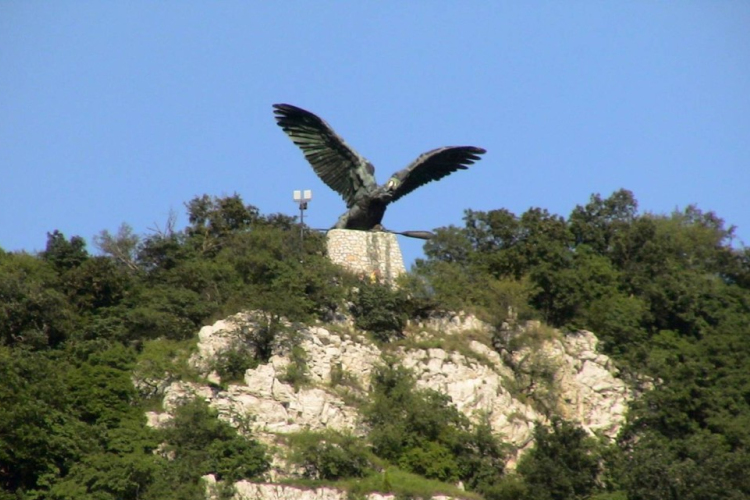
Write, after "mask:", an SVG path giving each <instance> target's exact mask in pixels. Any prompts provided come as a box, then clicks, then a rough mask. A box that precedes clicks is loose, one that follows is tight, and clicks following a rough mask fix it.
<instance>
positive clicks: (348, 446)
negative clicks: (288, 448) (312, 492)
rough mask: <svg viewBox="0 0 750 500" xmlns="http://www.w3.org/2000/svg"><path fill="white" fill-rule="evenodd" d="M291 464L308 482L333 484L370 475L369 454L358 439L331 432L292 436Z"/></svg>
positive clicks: (303, 433)
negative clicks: (315, 481) (319, 480)
mask: <svg viewBox="0 0 750 500" xmlns="http://www.w3.org/2000/svg"><path fill="white" fill-rule="evenodd" d="M290 439H291V444H292V450H293V452H292V457H291V458H292V461H293V462H295V463H296V464H298V465H299V466H301V467H302V468H303V470H304V475H305V477H307V478H310V479H325V480H329V481H336V480H338V479H343V478H348V477H364V476H365V475H367V474H369V473H370V472H371V471H372V467H371V464H370V460H369V452H368V450H367V449H366V448H365V446H364V445H363V442H362V440H361V439H360V438H357V437H355V436H352V435H351V434H339V433H336V432H333V431H326V432H322V433H317V432H302V433H300V434H297V435H294V436H291V438H290Z"/></svg>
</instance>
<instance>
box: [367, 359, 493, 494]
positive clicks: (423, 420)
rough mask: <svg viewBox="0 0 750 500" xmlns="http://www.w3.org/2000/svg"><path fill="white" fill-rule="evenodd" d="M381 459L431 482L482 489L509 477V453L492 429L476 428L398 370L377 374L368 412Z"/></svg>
mask: <svg viewBox="0 0 750 500" xmlns="http://www.w3.org/2000/svg"><path fill="white" fill-rule="evenodd" d="M363 415H364V418H365V421H366V423H367V424H368V425H370V427H371V430H370V441H371V443H372V446H373V451H374V453H375V454H376V455H378V456H379V457H381V458H383V459H385V460H387V461H389V462H390V463H394V464H398V466H399V467H400V468H401V469H404V470H407V471H409V472H413V473H416V474H419V475H422V476H424V477H426V478H429V479H437V480H440V481H446V482H455V481H458V480H462V481H464V482H465V483H467V484H469V485H470V486H471V487H473V488H476V489H480V488H481V487H487V486H488V485H490V484H492V483H493V482H495V481H496V480H497V479H498V478H499V477H500V476H501V475H502V472H503V459H504V457H505V450H504V449H503V448H502V446H500V444H499V443H498V442H497V440H496V438H495V437H494V436H492V434H491V433H490V432H489V427H488V426H487V424H486V423H485V424H483V425H481V426H478V427H473V426H472V425H471V424H470V423H469V421H468V419H467V418H466V417H465V416H464V415H463V414H461V413H460V412H459V411H458V410H457V409H456V407H455V406H453V405H451V404H450V401H449V398H447V396H445V395H443V394H441V393H438V392H435V391H430V390H417V389H416V388H415V386H414V379H413V377H412V375H411V374H410V372H408V371H407V370H406V369H404V368H403V367H400V366H397V365H393V364H391V365H386V366H382V367H380V368H378V369H376V370H375V371H374V372H373V376H372V389H371V391H370V403H369V404H368V405H367V406H366V407H365V408H364V409H363Z"/></svg>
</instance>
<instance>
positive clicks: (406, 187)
mask: <svg viewBox="0 0 750 500" xmlns="http://www.w3.org/2000/svg"><path fill="white" fill-rule="evenodd" d="M273 107H274V114H275V117H276V122H277V123H278V125H279V126H280V127H281V128H282V129H283V130H284V132H286V134H287V135H288V136H289V137H290V138H291V139H292V141H293V142H294V143H295V144H296V145H297V146H299V148H300V149H301V150H302V153H304V155H305V158H307V161H308V162H309V163H310V165H312V168H313V170H315V173H316V174H317V175H318V177H320V178H321V180H322V181H323V182H325V183H326V184H327V185H328V187H330V188H331V189H333V190H334V191H336V192H337V193H339V194H340V195H341V197H342V198H344V201H345V202H346V208H347V209H348V210H347V211H346V212H345V213H344V214H343V215H341V217H339V219H338V221H337V222H336V224H335V225H334V226H333V228H334V229H360V230H371V229H380V228H382V226H381V225H380V223H381V221H382V220H383V215H384V214H385V209H386V207H387V206H388V204H389V203H392V202H394V201H396V200H398V199H399V198H401V197H402V196H404V195H406V194H409V193H411V192H412V191H414V190H415V189H416V188H418V187H419V186H421V185H423V184H427V183H428V182H430V181H437V180H439V179H442V178H443V177H445V176H446V175H448V174H451V173H453V172H455V171H456V170H465V169H466V168H468V166H469V165H471V164H473V163H474V162H476V161H477V160H479V159H480V157H479V155H481V154H484V153H485V152H486V151H485V150H484V149H482V148H477V147H474V146H447V147H442V148H437V149H433V150H431V151H428V152H426V153H424V154H422V155H420V156H419V157H418V158H417V159H416V160H414V161H413V162H412V163H411V164H410V165H409V166H407V167H406V168H404V169H403V170H399V171H398V172H396V173H395V174H393V175H392V176H391V178H390V179H388V181H387V182H386V183H385V184H383V185H381V186H378V184H377V182H375V168H374V167H373V166H372V163H370V162H369V161H367V160H366V159H365V158H364V157H362V156H361V155H359V154H358V153H357V152H356V151H355V150H354V149H352V148H351V147H350V146H349V145H348V144H347V143H346V142H344V139H342V138H341V137H339V136H338V135H337V134H336V132H334V131H333V129H332V128H331V127H330V126H329V125H328V124H327V123H326V122H325V121H323V120H322V119H321V118H319V117H318V116H316V115H314V114H312V113H310V112H309V111H305V110H304V109H302V108H298V107H296V106H292V105H291V104H274V105H273Z"/></svg>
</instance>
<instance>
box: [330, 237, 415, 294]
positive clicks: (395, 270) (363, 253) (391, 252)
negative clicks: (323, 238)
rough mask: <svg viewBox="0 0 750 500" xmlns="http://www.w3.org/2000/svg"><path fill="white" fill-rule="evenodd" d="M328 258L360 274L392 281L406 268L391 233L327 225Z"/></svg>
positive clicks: (399, 248) (399, 249)
mask: <svg viewBox="0 0 750 500" xmlns="http://www.w3.org/2000/svg"><path fill="white" fill-rule="evenodd" d="M328 258H329V259H331V261H332V262H333V263H334V264H339V265H340V266H344V267H345V268H347V269H348V270H350V271H352V272H353V273H355V274H358V275H360V276H362V277H367V278H370V279H372V280H378V281H385V282H388V283H392V282H393V281H394V280H395V279H396V278H397V277H398V276H399V275H400V274H401V273H403V272H406V268H404V258H403V257H402V256H401V247H399V246H398V240H397V239H396V235H395V234H391V233H383V232H380V231H354V230H350V229H331V230H330V231H328Z"/></svg>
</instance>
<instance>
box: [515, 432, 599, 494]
mask: <svg viewBox="0 0 750 500" xmlns="http://www.w3.org/2000/svg"><path fill="white" fill-rule="evenodd" d="M599 460H600V456H599V453H598V450H597V443H596V442H595V441H594V439H593V438H590V437H589V436H588V435H587V434H586V431H584V430H583V429H581V428H580V427H577V426H574V425H572V424H570V423H568V422H565V421H564V420H561V419H559V418H553V419H552V422H551V425H550V427H549V428H548V427H545V426H542V425H537V426H536V428H535V429H534V448H532V449H531V450H530V451H528V452H527V453H525V454H524V455H523V457H521V460H520V461H519V462H518V468H517V470H518V473H519V474H521V476H522V477H523V480H524V482H525V483H526V487H527V489H528V493H527V495H526V496H525V498H527V499H529V500H532V499H533V500H567V499H571V498H587V497H589V495H591V494H592V493H593V492H594V491H595V490H596V487H597V476H598V475H599V472H600V465H599Z"/></svg>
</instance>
